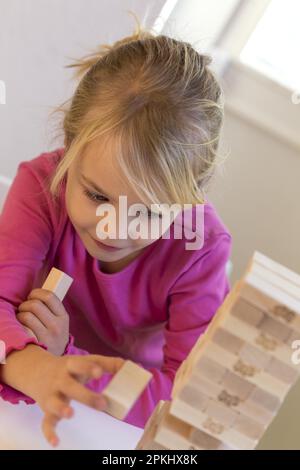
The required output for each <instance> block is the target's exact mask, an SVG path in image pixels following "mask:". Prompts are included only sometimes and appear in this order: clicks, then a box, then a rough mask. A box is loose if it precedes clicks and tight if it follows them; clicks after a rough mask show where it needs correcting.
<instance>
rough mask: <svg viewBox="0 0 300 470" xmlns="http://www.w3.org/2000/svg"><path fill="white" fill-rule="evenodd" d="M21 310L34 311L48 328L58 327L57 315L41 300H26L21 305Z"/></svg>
mask: <svg viewBox="0 0 300 470" xmlns="http://www.w3.org/2000/svg"><path fill="white" fill-rule="evenodd" d="M19 312H32V313H33V314H34V315H35V316H36V317H37V318H38V319H39V320H40V322H41V323H42V324H43V325H44V327H45V328H46V329H47V330H54V329H55V328H56V320H55V315H54V314H53V313H52V312H51V311H50V310H49V308H48V307H47V306H46V305H45V304H44V303H43V302H41V301H40V300H38V299H34V300H26V301H25V302H23V303H22V304H21V305H19Z"/></svg>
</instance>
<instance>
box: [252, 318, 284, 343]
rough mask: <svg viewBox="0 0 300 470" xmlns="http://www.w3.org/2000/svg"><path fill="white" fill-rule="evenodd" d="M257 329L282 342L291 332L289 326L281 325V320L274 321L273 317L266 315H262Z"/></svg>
mask: <svg viewBox="0 0 300 470" xmlns="http://www.w3.org/2000/svg"><path fill="white" fill-rule="evenodd" d="M258 329H259V330H260V331H262V332H264V333H266V334H269V335H271V336H274V338H276V339H278V340H279V341H282V342H284V341H286V340H287V339H288V338H289V337H290V336H291V334H292V330H291V328H289V327H288V326H286V325H283V324H282V323H281V322H279V321H276V320H274V319H273V318H270V317H269V316H268V315H265V316H264V318H263V319H262V321H261V322H260V324H259V325H258Z"/></svg>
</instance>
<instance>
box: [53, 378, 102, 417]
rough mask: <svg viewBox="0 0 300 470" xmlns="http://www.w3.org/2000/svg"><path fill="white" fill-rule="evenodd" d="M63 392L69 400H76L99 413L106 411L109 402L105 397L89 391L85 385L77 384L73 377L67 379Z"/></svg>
mask: <svg viewBox="0 0 300 470" xmlns="http://www.w3.org/2000/svg"><path fill="white" fill-rule="evenodd" d="M61 392H62V393H63V394H64V395H65V396H66V397H68V399H71V400H76V401H78V402H80V403H83V404H84V405H87V406H90V407H91V408H95V409H96V410H99V411H104V410H105V408H106V406H107V402H106V400H105V398H104V397H102V396H101V395H100V394H97V393H94V392H92V391H90V390H88V389H87V388H86V387H85V386H84V385H82V384H80V383H79V382H77V380H75V379H74V378H73V377H71V376H69V377H68V378H67V379H65V381H64V383H63V385H62V388H61Z"/></svg>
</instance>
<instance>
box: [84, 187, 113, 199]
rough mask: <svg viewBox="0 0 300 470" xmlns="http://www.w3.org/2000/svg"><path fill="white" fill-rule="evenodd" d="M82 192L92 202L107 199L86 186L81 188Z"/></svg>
mask: <svg viewBox="0 0 300 470" xmlns="http://www.w3.org/2000/svg"><path fill="white" fill-rule="evenodd" d="M83 192H84V194H85V195H86V196H87V197H88V198H89V199H91V200H92V201H94V202H101V201H108V199H107V197H105V196H102V194H98V193H93V192H91V191H89V190H88V189H86V188H85V189H84V190H83Z"/></svg>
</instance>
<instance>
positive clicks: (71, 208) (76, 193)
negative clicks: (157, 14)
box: [66, 186, 96, 228]
mask: <svg viewBox="0 0 300 470" xmlns="http://www.w3.org/2000/svg"><path fill="white" fill-rule="evenodd" d="M66 209H67V213H68V216H69V218H70V220H71V221H72V223H73V224H74V225H76V226H80V227H82V228H84V227H88V226H90V225H91V224H92V223H95V220H96V210H94V209H93V208H92V207H91V204H89V201H87V199H86V197H85V195H84V194H83V192H82V190H81V188H79V187H77V188H75V187H72V186H70V187H69V188H67V190H66Z"/></svg>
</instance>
